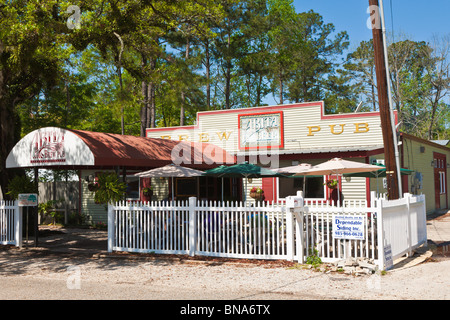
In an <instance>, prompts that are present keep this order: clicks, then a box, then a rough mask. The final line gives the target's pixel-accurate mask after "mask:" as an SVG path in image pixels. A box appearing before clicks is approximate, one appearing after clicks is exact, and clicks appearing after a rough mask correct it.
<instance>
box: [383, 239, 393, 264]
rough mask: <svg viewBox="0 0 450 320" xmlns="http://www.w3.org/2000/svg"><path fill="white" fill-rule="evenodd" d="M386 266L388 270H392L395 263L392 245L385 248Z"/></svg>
mask: <svg viewBox="0 0 450 320" xmlns="http://www.w3.org/2000/svg"><path fill="white" fill-rule="evenodd" d="M384 266H385V268H386V270H389V269H392V267H393V266H394V261H393V259H392V247H391V245H390V244H388V245H385V246H384Z"/></svg>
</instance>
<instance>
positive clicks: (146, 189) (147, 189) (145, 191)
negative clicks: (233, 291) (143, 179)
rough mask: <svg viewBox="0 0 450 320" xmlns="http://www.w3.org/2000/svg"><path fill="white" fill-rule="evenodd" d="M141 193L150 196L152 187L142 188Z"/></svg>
mask: <svg viewBox="0 0 450 320" xmlns="http://www.w3.org/2000/svg"><path fill="white" fill-rule="evenodd" d="M142 194H143V195H144V196H146V197H151V196H153V187H151V186H150V187H146V188H143V189H142Z"/></svg>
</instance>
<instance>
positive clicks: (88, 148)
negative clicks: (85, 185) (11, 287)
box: [6, 127, 235, 168]
mask: <svg viewBox="0 0 450 320" xmlns="http://www.w3.org/2000/svg"><path fill="white" fill-rule="evenodd" d="M170 163H175V164H180V165H184V166H187V167H196V168H211V167H215V166H218V165H221V164H233V163H235V157H234V156H232V155H230V154H228V153H227V152H226V151H225V150H224V149H222V148H220V147H217V146H214V145H211V144H205V143H192V142H186V141H172V140H165V139H157V138H145V137H135V136H129V135H120V134H111V133H100V132H91V131H82V130H71V129H62V128H56V127H46V128H41V129H37V130H35V131H33V132H31V133H29V134H27V135H26V136H25V137H24V138H22V139H21V140H20V141H19V142H18V143H17V144H16V145H15V146H14V148H13V149H12V150H11V152H10V153H9V155H8V157H7V159H6V168H32V167H40V168H49V167H59V168H61V167H70V168H77V167H78V168H85V167H102V168H104V167H118V166H120V167H131V168H154V167H159V166H163V165H166V164H170Z"/></svg>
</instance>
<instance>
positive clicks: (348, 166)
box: [294, 158, 380, 201]
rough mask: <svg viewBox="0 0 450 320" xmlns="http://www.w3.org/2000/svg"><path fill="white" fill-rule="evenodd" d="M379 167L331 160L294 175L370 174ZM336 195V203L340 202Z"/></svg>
mask: <svg viewBox="0 0 450 320" xmlns="http://www.w3.org/2000/svg"><path fill="white" fill-rule="evenodd" d="M379 169H380V167H379V166H375V165H371V164H366V163H361V162H356V161H349V160H344V159H341V158H333V159H331V160H328V161H326V162H323V163H321V164H318V165H315V166H313V167H312V168H311V169H309V170H306V171H305V172H302V173H296V174H294V175H295V176H296V175H299V176H300V175H324V176H327V175H336V176H338V175H343V174H345V173H356V172H371V171H377V170H379ZM337 194H338V201H340V194H339V192H338V193H337Z"/></svg>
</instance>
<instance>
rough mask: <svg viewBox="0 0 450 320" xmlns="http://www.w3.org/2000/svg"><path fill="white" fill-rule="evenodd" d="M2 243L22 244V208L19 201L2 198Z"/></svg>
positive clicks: (0, 212)
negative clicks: (18, 203)
mask: <svg viewBox="0 0 450 320" xmlns="http://www.w3.org/2000/svg"><path fill="white" fill-rule="evenodd" d="M0 244H1V245H16V246H22V210H21V209H20V208H19V206H18V205H17V202H14V201H3V200H0Z"/></svg>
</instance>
